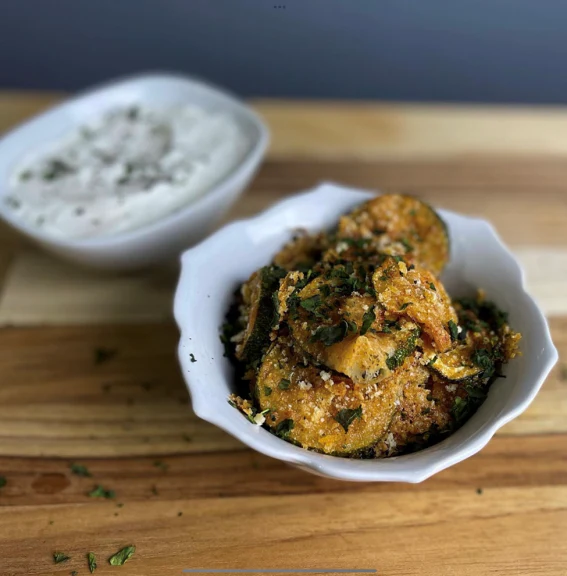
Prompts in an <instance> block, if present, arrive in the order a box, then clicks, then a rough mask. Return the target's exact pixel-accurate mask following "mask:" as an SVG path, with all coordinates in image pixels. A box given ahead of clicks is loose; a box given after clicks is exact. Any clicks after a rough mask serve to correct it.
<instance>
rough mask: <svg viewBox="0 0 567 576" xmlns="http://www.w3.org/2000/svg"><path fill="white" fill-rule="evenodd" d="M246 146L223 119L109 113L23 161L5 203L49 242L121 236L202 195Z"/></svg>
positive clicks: (165, 111)
mask: <svg viewBox="0 0 567 576" xmlns="http://www.w3.org/2000/svg"><path fill="white" fill-rule="evenodd" d="M250 146H251V142H250V141H249V139H248V138H247V137H246V135H245V134H244V133H243V131H242V129H241V128H240V127H239V126H238V124H237V123H236V121H235V120H234V119H233V118H232V117H231V116H228V115H226V114H221V113H216V112H207V111H205V110H203V109H201V108H197V107H194V106H179V107H169V108H161V109H157V108H156V109H149V108H144V107H142V106H132V107H130V108H121V109H116V110H113V111H111V112H109V113H108V114H106V115H105V116H103V117H102V118H99V119H98V120H96V121H95V122H93V123H91V124H88V125H85V126H83V127H81V128H79V129H77V130H76V131H75V132H73V133H71V134H69V135H68V136H66V137H64V138H62V139H61V140H59V141H56V142H54V143H52V144H51V145H50V146H49V148H48V149H44V150H43V152H42V153H41V154H35V155H34V157H33V159H32V158H30V159H28V160H27V161H25V162H24V163H23V164H22V165H21V166H20V167H18V168H17V169H16V170H15V171H14V173H13V176H12V178H11V182H10V188H11V190H10V194H9V195H8V196H7V197H6V198H5V201H6V202H7V203H8V204H9V205H10V206H11V207H12V209H13V210H14V212H15V214H16V215H17V216H18V217H19V218H20V219H21V220H23V221H24V222H26V223H28V224H29V225H31V226H33V227H35V228H40V229H42V230H44V231H45V232H46V233H49V234H51V235H55V236H59V237H66V238H88V237H92V236H103V235H110V234H116V233H119V232H125V231H128V230H133V229H135V228H139V227H140V226H144V225H146V224H149V223H151V222H154V221H156V220H158V219H160V218H162V217H164V216H167V215H168V214H171V213H173V212H175V211H176V210H177V209H179V208H181V207H182V206H184V205H186V204H188V203H190V202H191V201H193V200H195V199H196V198H198V197H199V196H201V195H203V194H204V193H205V192H206V191H207V190H209V189H210V188H211V187H212V186H214V185H215V184H216V183H217V182H218V181H220V180H221V179H223V178H224V177H225V176H227V174H228V173H230V172H231V171H232V170H233V169H234V168H235V167H236V166H237V165H238V164H239V163H240V162H241V161H242V160H243V158H244V157H245V156H246V154H247V152H248V151H249V149H250Z"/></svg>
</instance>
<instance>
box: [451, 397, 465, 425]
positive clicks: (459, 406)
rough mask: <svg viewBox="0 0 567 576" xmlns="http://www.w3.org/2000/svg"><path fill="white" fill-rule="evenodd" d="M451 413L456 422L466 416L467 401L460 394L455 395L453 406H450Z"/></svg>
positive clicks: (461, 420) (459, 421) (458, 422)
mask: <svg viewBox="0 0 567 576" xmlns="http://www.w3.org/2000/svg"><path fill="white" fill-rule="evenodd" d="M451 413H452V414H453V417H454V418H455V420H456V422H457V424H460V423H461V422H463V421H464V420H466V418H467V414H468V402H467V401H466V400H464V399H463V398H461V397H460V396H456V397H455V400H454V402H453V407H452V408H451Z"/></svg>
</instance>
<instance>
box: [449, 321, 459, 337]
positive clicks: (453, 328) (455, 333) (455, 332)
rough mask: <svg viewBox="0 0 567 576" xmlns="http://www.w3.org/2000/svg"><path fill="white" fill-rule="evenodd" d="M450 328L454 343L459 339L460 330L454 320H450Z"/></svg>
mask: <svg viewBox="0 0 567 576" xmlns="http://www.w3.org/2000/svg"><path fill="white" fill-rule="evenodd" d="M448 326H449V333H450V334H451V342H454V341H455V340H456V339H457V336H458V335H459V328H458V327H457V325H456V324H455V323H454V322H453V321H452V320H449V322H448Z"/></svg>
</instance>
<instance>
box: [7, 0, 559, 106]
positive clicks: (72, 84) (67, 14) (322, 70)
mask: <svg viewBox="0 0 567 576" xmlns="http://www.w3.org/2000/svg"><path fill="white" fill-rule="evenodd" d="M276 6H285V8H283V7H276ZM148 69H169V70H180V71H184V72H188V73H192V74H196V75H199V76H204V77H207V78H209V79H210V80H212V81H214V82H217V83H219V84H223V85H225V86H226V87H228V88H230V89H232V90H233V91H235V92H237V93H240V94H241V95H243V96H282V97H302V98H305V97H312V98H379V99H396V100H440V101H491V102H536V103H542V102H548V103H564V102H567V1H564V0H476V1H475V0H415V1H410V0H0V87H10V88H45V89H66V90H75V89H79V88H84V87H86V86H88V85H90V84H93V83H96V82H100V81H102V80H106V79H108V78H111V77H113V76H119V75H123V74H130V73H133V72H139V71H143V70H148Z"/></svg>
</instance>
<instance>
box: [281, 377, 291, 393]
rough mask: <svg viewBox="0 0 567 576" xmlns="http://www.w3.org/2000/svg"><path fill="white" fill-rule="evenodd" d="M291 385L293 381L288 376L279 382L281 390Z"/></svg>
mask: <svg viewBox="0 0 567 576" xmlns="http://www.w3.org/2000/svg"><path fill="white" fill-rule="evenodd" d="M290 386H291V382H290V381H289V380H288V379H287V378H282V379H281V380H280V383H279V384H278V388H279V389H280V390H287V389H288V388H289V387H290Z"/></svg>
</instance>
